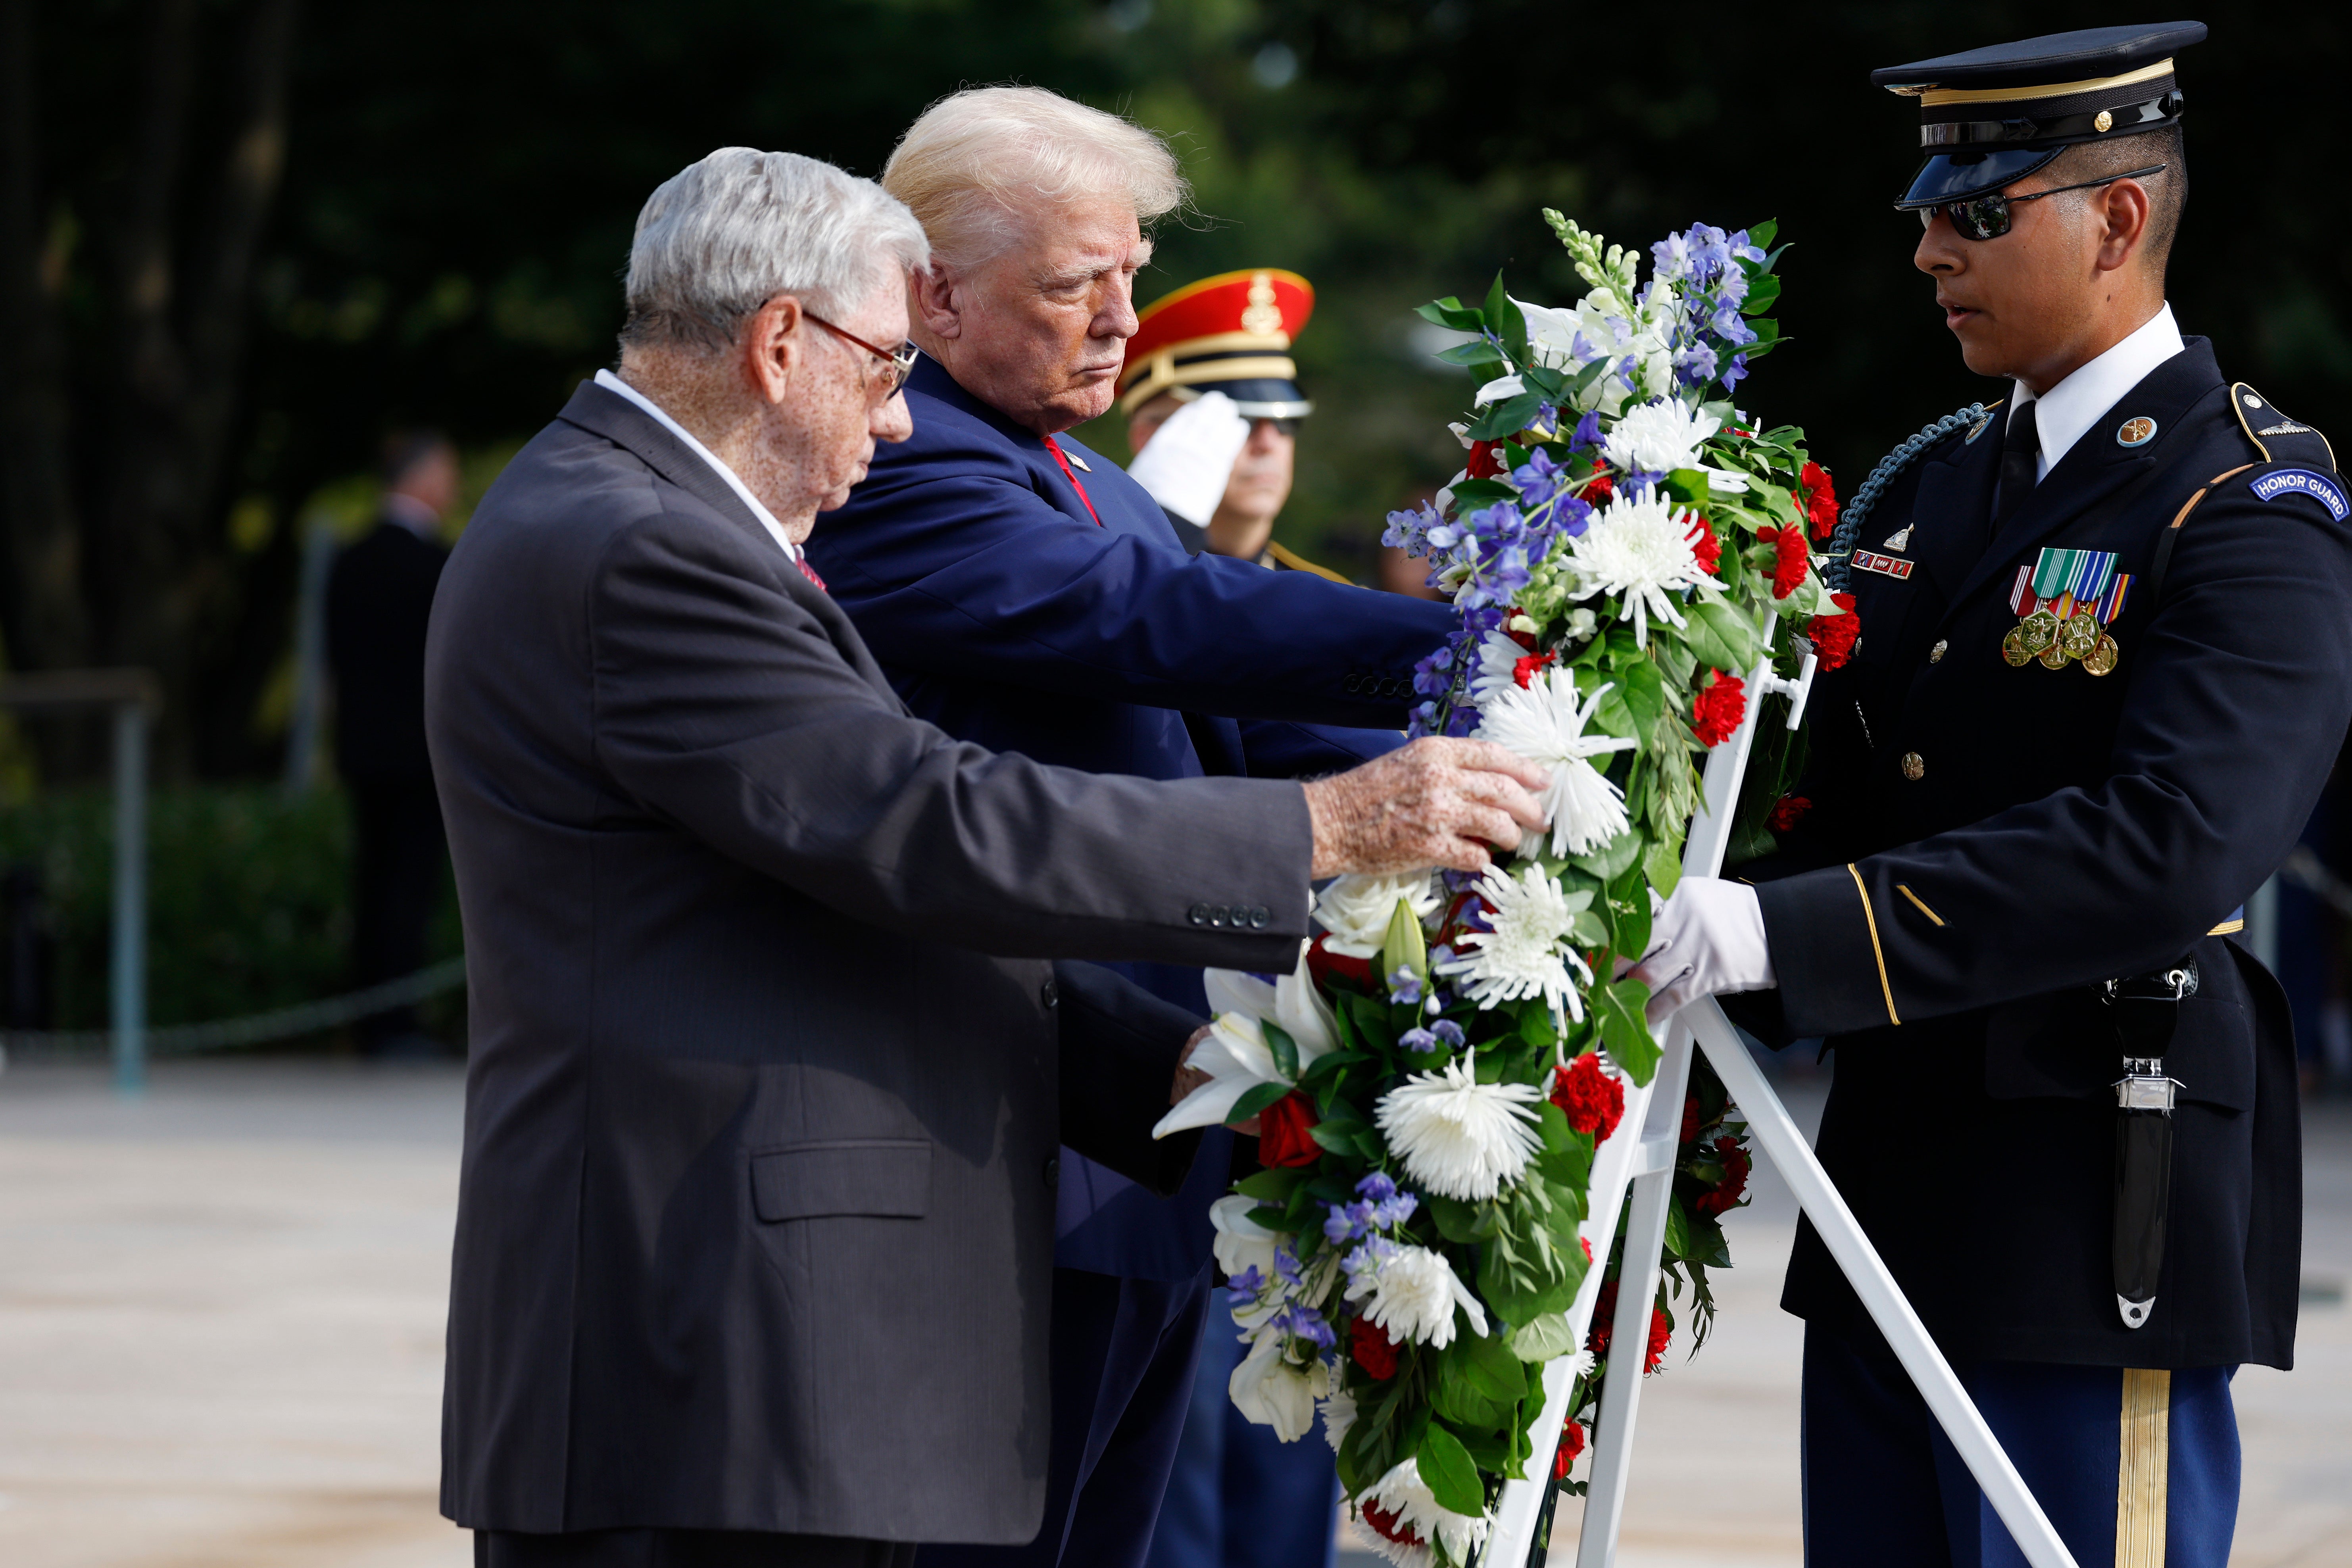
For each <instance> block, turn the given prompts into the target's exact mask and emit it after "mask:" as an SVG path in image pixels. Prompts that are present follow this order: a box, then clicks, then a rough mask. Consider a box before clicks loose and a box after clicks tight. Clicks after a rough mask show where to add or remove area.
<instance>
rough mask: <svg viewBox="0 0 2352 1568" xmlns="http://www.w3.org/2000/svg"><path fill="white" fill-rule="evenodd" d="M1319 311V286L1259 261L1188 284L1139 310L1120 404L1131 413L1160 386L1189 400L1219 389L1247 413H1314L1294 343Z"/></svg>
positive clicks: (1122, 374) (1275, 415)
mask: <svg viewBox="0 0 2352 1568" xmlns="http://www.w3.org/2000/svg"><path fill="white" fill-rule="evenodd" d="M1314 313H1315V285H1313V284H1312V283H1309V282H1308V281H1307V279H1304V278H1301V277H1300V276H1299V275H1298V274H1297V273H1296V272H1285V271H1283V270H1281V269H1280V268H1269V267H1257V268H1248V269H1246V270H1244V271H1240V272H1220V273H1218V274H1217V275H1216V276H1215V277H1213V278H1203V279H1200V280H1199V281H1198V282H1195V283H1188V284H1186V285H1185V286H1184V287H1183V288H1181V289H1177V290H1176V291H1175V292H1174V293H1172V294H1169V295H1166V296H1164V297H1163V298H1161V299H1159V300H1153V301H1152V302H1151V303H1150V304H1149V305H1146V306H1145V307H1144V308H1143V309H1142V310H1140V311H1139V312H1138V313H1137V315H1138V319H1137V322H1136V330H1135V336H1133V337H1131V338H1129V339H1128V340H1127V363H1126V364H1125V365H1123V366H1122V367H1121V368H1120V370H1119V373H1118V394H1119V397H1118V407H1119V412H1120V413H1122V414H1133V413H1134V412H1135V411H1136V410H1137V409H1139V408H1140V407H1142V406H1143V405H1145V404H1147V403H1149V402H1150V401H1151V400H1152V399H1153V398H1155V397H1157V396H1159V395H1160V394H1161V393H1163V392H1168V393H1173V394H1174V395H1176V396H1177V397H1178V398H1179V399H1180V400H1182V401H1184V402H1190V401H1192V399H1193V398H1195V397H1198V396H1200V395H1202V393H1204V392H1222V393H1223V394H1224V395H1226V396H1228V397H1230V398H1232V399H1233V400H1234V405H1235V406H1236V407H1237V408H1239V409H1240V411H1241V413H1242V415H1243V416H1244V417H1245V418H1250V419H1296V418H1298V417H1299V416H1302V415H1307V414H1312V413H1314V412H1315V405H1313V404H1312V403H1309V402H1308V401H1307V395H1306V394H1305V393H1304V392H1301V391H1300V390H1299V389H1298V366H1297V363H1296V362H1294V361H1293V360H1292V359H1291V357H1290V345H1291V342H1293V341H1294V340H1295V339H1296V338H1297V336H1298V334H1299V333H1300V332H1301V331H1305V330H1306V327H1307V317H1309V316H1311V315H1313V314H1314Z"/></svg>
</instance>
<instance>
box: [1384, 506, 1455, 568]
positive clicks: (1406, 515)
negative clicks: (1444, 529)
mask: <svg viewBox="0 0 2352 1568" xmlns="http://www.w3.org/2000/svg"><path fill="white" fill-rule="evenodd" d="M1441 521H1443V520H1442V519H1440V518H1439V517H1438V515H1437V509H1436V508H1435V507H1433V506H1432V505H1430V504H1429V503H1428V502H1427V501H1422V502H1420V503H1419V504H1417V505H1415V506H1412V507H1410V508H1408V509H1406V510H1402V511H1392V512H1391V513H1389V525H1388V527H1387V528H1386V529H1385V530H1383V531H1381V543H1382V544H1385V545H1388V546H1390V547H1391V548H1392V549H1397V550H1402V551H1403V552H1405V553H1406V554H1407V555H1426V554H1428V553H1429V531H1430V530H1431V529H1433V528H1435V527H1437V526H1438V524H1439V523H1440V522H1441Z"/></svg>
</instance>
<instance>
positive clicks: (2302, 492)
mask: <svg viewBox="0 0 2352 1568" xmlns="http://www.w3.org/2000/svg"><path fill="white" fill-rule="evenodd" d="M2246 488H2247V489H2250V490H2252V491H2253V492H2254V495H2255V496H2256V498H2257V499H2259V500H2278V498H2279V497H2281V496H2309V497H2311V498H2312V499H2313V500H2316V501H2318V502H2319V504H2320V505H2322V506H2324V507H2326V509H2327V510H2328V514H2329V515H2330V516H2332V517H2333V518H2335V519H2336V521H2338V522H2342V521H2344V519H2345V517H2346V515H2347V514H2352V501H2347V500H2345V498H2344V486H2343V483H2342V481H2340V480H2338V479H2336V476H2335V475H2334V474H2323V473H2321V472H2320V471H2319V470H2318V469H2316V468H2273V469H2272V470H2271V471H2270V472H2269V473H2267V474H2263V475H2262V476H2261V477H2259V478H2257V479H2249V480H2248V481H2247V482H2246Z"/></svg>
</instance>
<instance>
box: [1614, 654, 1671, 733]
mask: <svg viewBox="0 0 2352 1568" xmlns="http://www.w3.org/2000/svg"><path fill="white" fill-rule="evenodd" d="M1622 689H1623V690H1624V693H1625V707H1626V709H1627V710H1629V711H1630V712H1631V713H1632V714H1633V733H1634V734H1636V735H1646V734H1648V733H1650V732H1651V731H1653V730H1655V729H1656V728H1657V727H1658V715H1659V714H1661V713H1663V712H1664V711H1665V710H1666V684H1665V677H1664V674H1663V673H1662V672H1661V671H1660V670H1659V668H1658V667H1657V665H1656V664H1655V663H1654V662H1652V661H1651V660H1649V659H1646V658H1645V659H1643V660H1642V661H1641V662H1640V663H1638V664H1635V665H1633V666H1632V667H1630V668H1627V669H1626V670H1624V671H1623V684H1622Z"/></svg>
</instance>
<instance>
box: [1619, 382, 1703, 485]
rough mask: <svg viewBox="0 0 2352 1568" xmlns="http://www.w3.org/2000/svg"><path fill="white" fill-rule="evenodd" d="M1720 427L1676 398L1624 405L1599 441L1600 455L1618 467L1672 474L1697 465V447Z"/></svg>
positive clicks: (1650, 472) (1651, 472) (1646, 472)
mask: <svg viewBox="0 0 2352 1568" xmlns="http://www.w3.org/2000/svg"><path fill="white" fill-rule="evenodd" d="M1722 428H1723V421H1722V420H1720V419H1717V417H1716V416H1714V415H1712V414H1702V413H1700V412H1699V411H1698V410H1697V409H1696V408H1693V407H1691V406H1690V405H1688V404H1686V403H1684V402H1683V401H1681V400H1680V399H1679V398H1673V397H1669V398H1666V399H1664V401H1662V402H1658V403H1645V404H1643V405H1642V406H1641V407H1639V408H1628V409H1627V410H1625V412H1624V414H1623V416H1621V417H1620V418H1619V419H1618V421H1617V426H1616V428H1615V429H1613V430H1612V431H1610V432H1609V436H1608V438H1607V439H1606V440H1604V441H1602V442H1601V456H1602V457H1604V458H1608V459H1609V460H1610V462H1612V463H1613V464H1614V465H1616V466H1617V467H1618V468H1622V469H1626V470H1628V471H1635V470H1638V471H1639V472H1642V473H1645V474H1665V473H1672V472H1673V471H1674V470H1675V469H1676V468H1696V467H1697V466H1698V449H1699V448H1700V447H1702V446H1704V445H1706V438H1707V437H1710V436H1712V435H1714V434H1715V433H1716V432H1717V430H1720V429H1722Z"/></svg>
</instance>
